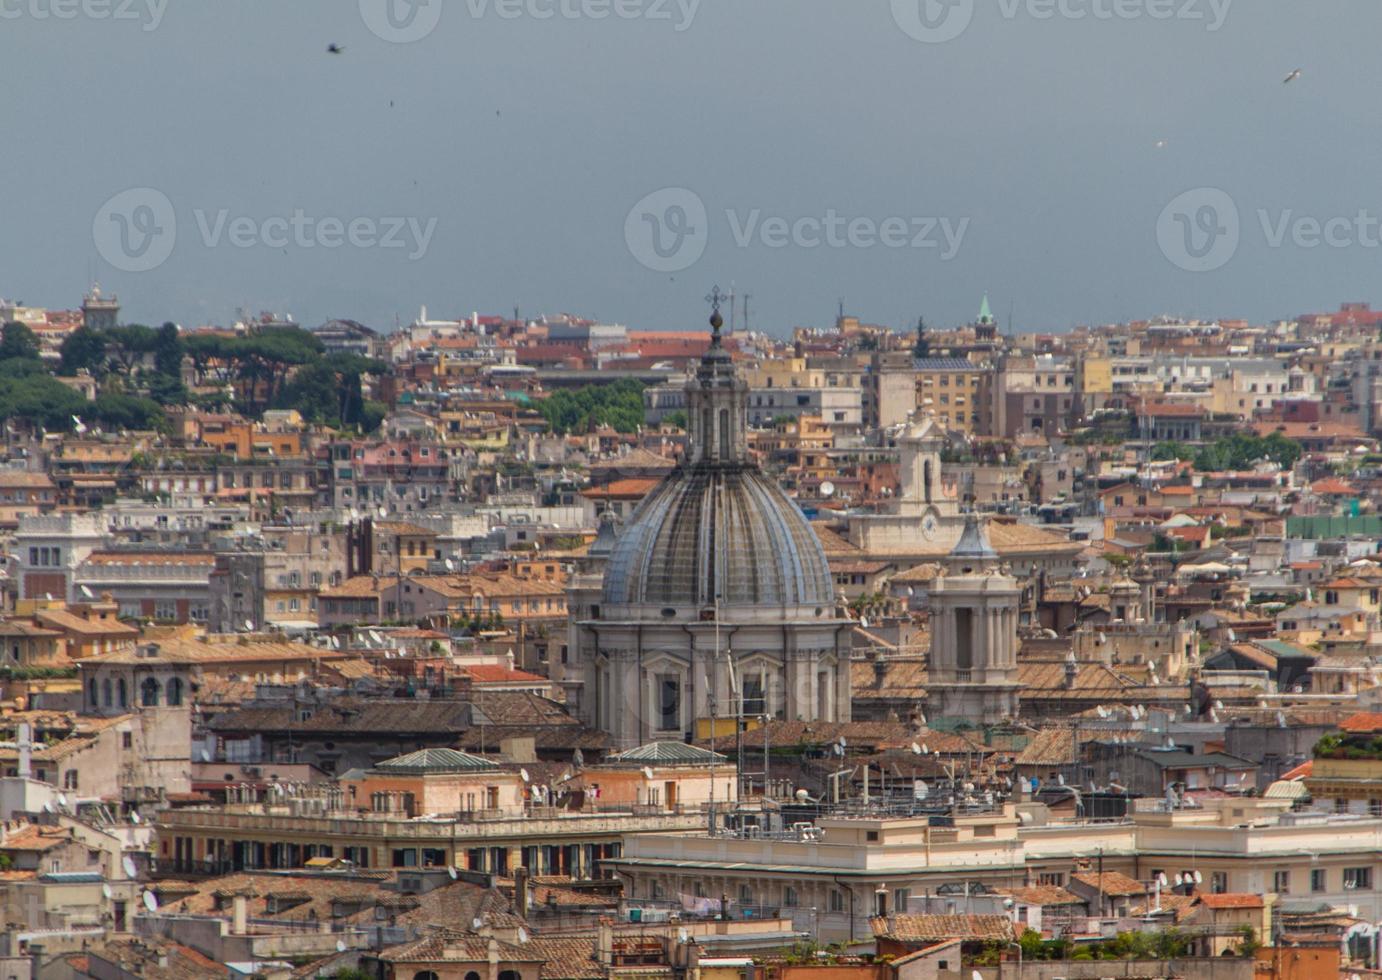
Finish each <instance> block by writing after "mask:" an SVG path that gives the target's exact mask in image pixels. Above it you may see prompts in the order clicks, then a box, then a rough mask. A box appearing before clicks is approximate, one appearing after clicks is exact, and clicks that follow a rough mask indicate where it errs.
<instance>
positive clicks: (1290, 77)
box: [1281, 68, 1301, 85]
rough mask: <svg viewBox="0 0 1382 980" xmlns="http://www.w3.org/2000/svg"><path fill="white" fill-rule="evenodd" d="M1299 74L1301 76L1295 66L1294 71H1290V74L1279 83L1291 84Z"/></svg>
mask: <svg viewBox="0 0 1382 980" xmlns="http://www.w3.org/2000/svg"><path fill="white" fill-rule="evenodd" d="M1300 76H1301V70H1300V69H1299V68H1297V69H1296V70H1295V71H1293V72H1291V74H1289V75H1287V76H1286V78H1285V79H1284V80H1283V81H1282V83H1281V84H1283V85H1290V84H1291V83H1292V82H1294V81H1295V80H1296V79H1297V78H1300Z"/></svg>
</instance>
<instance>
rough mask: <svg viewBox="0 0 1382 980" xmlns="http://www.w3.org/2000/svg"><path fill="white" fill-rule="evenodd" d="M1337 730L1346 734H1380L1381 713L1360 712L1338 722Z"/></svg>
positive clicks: (1381, 726) (1381, 729)
mask: <svg viewBox="0 0 1382 980" xmlns="http://www.w3.org/2000/svg"><path fill="white" fill-rule="evenodd" d="M1339 728H1340V729H1341V730H1343V731H1346V732H1382V713H1379V712H1376V711H1360V712H1359V713H1358V714H1356V715H1350V716H1349V717H1347V718H1345V719H1344V720H1343V721H1341V722H1339Z"/></svg>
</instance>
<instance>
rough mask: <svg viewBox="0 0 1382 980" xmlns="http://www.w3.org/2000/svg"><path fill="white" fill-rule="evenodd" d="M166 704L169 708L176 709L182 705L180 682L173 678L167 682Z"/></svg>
mask: <svg viewBox="0 0 1382 980" xmlns="http://www.w3.org/2000/svg"><path fill="white" fill-rule="evenodd" d="M166 690H167V703H168V706H169V707H170V708H177V707H180V706H181V705H182V680H181V679H179V678H177V677H174V678H172V679H171V680H170V681H168V687H167V689H166Z"/></svg>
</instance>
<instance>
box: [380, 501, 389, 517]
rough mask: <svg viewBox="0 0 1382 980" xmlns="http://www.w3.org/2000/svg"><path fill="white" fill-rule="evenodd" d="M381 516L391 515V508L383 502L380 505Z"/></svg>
mask: <svg viewBox="0 0 1382 980" xmlns="http://www.w3.org/2000/svg"><path fill="white" fill-rule="evenodd" d="M379 516H380V517H388V516H389V508H387V507H385V506H384V505H383V504H380V506H379Z"/></svg>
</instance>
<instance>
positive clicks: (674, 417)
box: [662, 408, 690, 429]
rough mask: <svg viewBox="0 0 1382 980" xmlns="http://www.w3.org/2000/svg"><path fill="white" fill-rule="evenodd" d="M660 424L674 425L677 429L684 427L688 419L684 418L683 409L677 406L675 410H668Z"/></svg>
mask: <svg viewBox="0 0 1382 980" xmlns="http://www.w3.org/2000/svg"><path fill="white" fill-rule="evenodd" d="M662 424H663V425H674V426H676V427H677V428H678V429H685V428H686V427H687V426H688V425H689V424H690V422H689V420H688V419H687V418H686V412H684V411H683V410H681V409H680V408H679V409H677V410H676V411H675V412H670V413H669V414H668V415H667V416H666V417H665V418H664V419H663V420H662Z"/></svg>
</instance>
